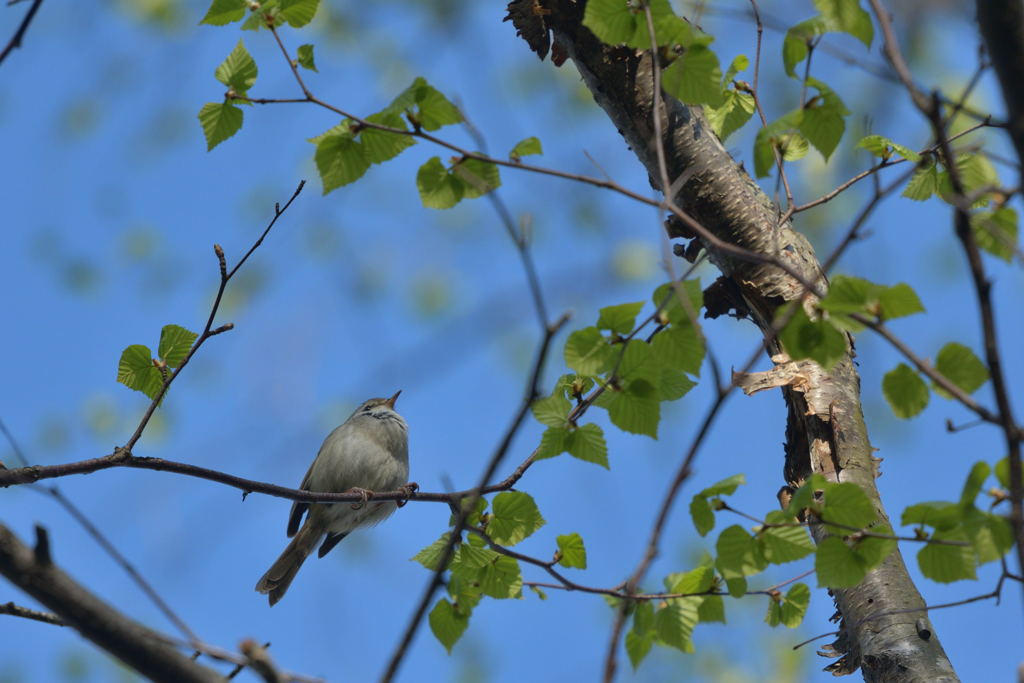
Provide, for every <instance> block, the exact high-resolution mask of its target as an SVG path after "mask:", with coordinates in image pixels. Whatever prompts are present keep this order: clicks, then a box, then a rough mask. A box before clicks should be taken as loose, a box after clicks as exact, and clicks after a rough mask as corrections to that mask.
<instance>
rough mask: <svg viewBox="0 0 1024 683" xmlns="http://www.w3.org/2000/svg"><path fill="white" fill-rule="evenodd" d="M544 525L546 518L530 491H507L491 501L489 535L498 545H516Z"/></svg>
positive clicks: (488, 524)
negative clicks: (541, 514) (541, 513)
mask: <svg viewBox="0 0 1024 683" xmlns="http://www.w3.org/2000/svg"><path fill="white" fill-rule="evenodd" d="M542 526H544V518H543V517H541V516H540V510H538V509H537V504H536V503H535V502H534V501H533V497H532V496H531V495H530V494H528V493H523V492H521V491H505V492H503V493H499V494H498V495H496V496H495V497H494V500H493V501H492V502H491V519H490V521H489V522H488V523H487V535H488V536H490V537H491V540H493V541H494V542H495V543H497V544H498V545H515V544H517V543H519V542H520V541H522V540H523V539H524V538H526V537H527V536H529V535H530V534H532V533H533V532H534V531H536V530H537V529H539V528H541V527H542Z"/></svg>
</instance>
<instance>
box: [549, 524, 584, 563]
mask: <svg viewBox="0 0 1024 683" xmlns="http://www.w3.org/2000/svg"><path fill="white" fill-rule="evenodd" d="M555 541H556V542H557V543H558V552H559V557H558V564H560V565H562V566H563V567H570V568H575V569H586V568H587V549H586V548H585V547H584V546H583V537H582V536H580V535H579V534H577V533H572V534H564V535H562V536H559V537H557V538H556V539H555Z"/></svg>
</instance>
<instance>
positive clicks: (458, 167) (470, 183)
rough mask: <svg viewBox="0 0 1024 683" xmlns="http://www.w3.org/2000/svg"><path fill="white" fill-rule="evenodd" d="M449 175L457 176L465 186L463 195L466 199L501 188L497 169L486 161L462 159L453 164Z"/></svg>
mask: <svg viewBox="0 0 1024 683" xmlns="http://www.w3.org/2000/svg"><path fill="white" fill-rule="evenodd" d="M451 173H452V174H453V175H456V176H458V177H459V178H460V179H461V180H462V182H464V183H465V184H466V189H465V195H466V198H467V199H476V198H477V197H482V196H483V195H485V194H487V193H488V192H490V191H491V190H494V189H497V188H498V187H500V186H501V176H500V175H499V173H498V167H497V166H496V165H495V164H492V163H490V162H487V161H480V160H479V159H462V160H461V161H457V162H455V164H454V165H453V166H452V168H451Z"/></svg>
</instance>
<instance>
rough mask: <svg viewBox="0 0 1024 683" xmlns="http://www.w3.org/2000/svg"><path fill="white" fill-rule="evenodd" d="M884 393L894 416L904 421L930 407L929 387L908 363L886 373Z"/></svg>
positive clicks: (883, 379)
mask: <svg viewBox="0 0 1024 683" xmlns="http://www.w3.org/2000/svg"><path fill="white" fill-rule="evenodd" d="M882 393H883V394H884V395H885V400H886V401H888V402H889V407H890V408H892V412H893V414H894V415H896V417H899V418H902V419H904V420H906V419H908V418H911V417H914V416H915V415H917V414H918V413H920V412H921V411H922V410H924V409H925V407H926V406H927V405H928V399H929V394H928V385H927V384H925V383H924V380H922V379H921V377H920V376H919V375H918V374H917V373H916V372H914V371H913V370H912V369H911V368H910V366H908V365H907V364H906V363H900V364H899V365H897V366H896V367H895V369H893V370H890V371H889V372H887V373H885V377H883V378H882Z"/></svg>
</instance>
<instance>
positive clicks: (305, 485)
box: [288, 460, 316, 538]
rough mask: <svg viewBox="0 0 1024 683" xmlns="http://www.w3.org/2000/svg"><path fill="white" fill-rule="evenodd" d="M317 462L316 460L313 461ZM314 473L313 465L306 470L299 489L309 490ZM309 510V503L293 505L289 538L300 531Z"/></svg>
mask: <svg viewBox="0 0 1024 683" xmlns="http://www.w3.org/2000/svg"><path fill="white" fill-rule="evenodd" d="M313 462H314V463H315V462H316V461H315V460H314V461H313ZM312 473H313V465H312V464H310V466H309V469H308V470H306V476H304V477H303V478H302V483H301V484H299V488H300V489H302V490H303V491H308V490H309V476H310V475H311V474H312ZM307 510H309V503H303V502H300V501H295V502H294V503H292V511H291V513H290V514H289V515H288V538H291V537H292V536H294V535H295V534H296V533H298V531H299V527H300V526H301V525H302V516H303V515H305V514H306V511H307Z"/></svg>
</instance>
